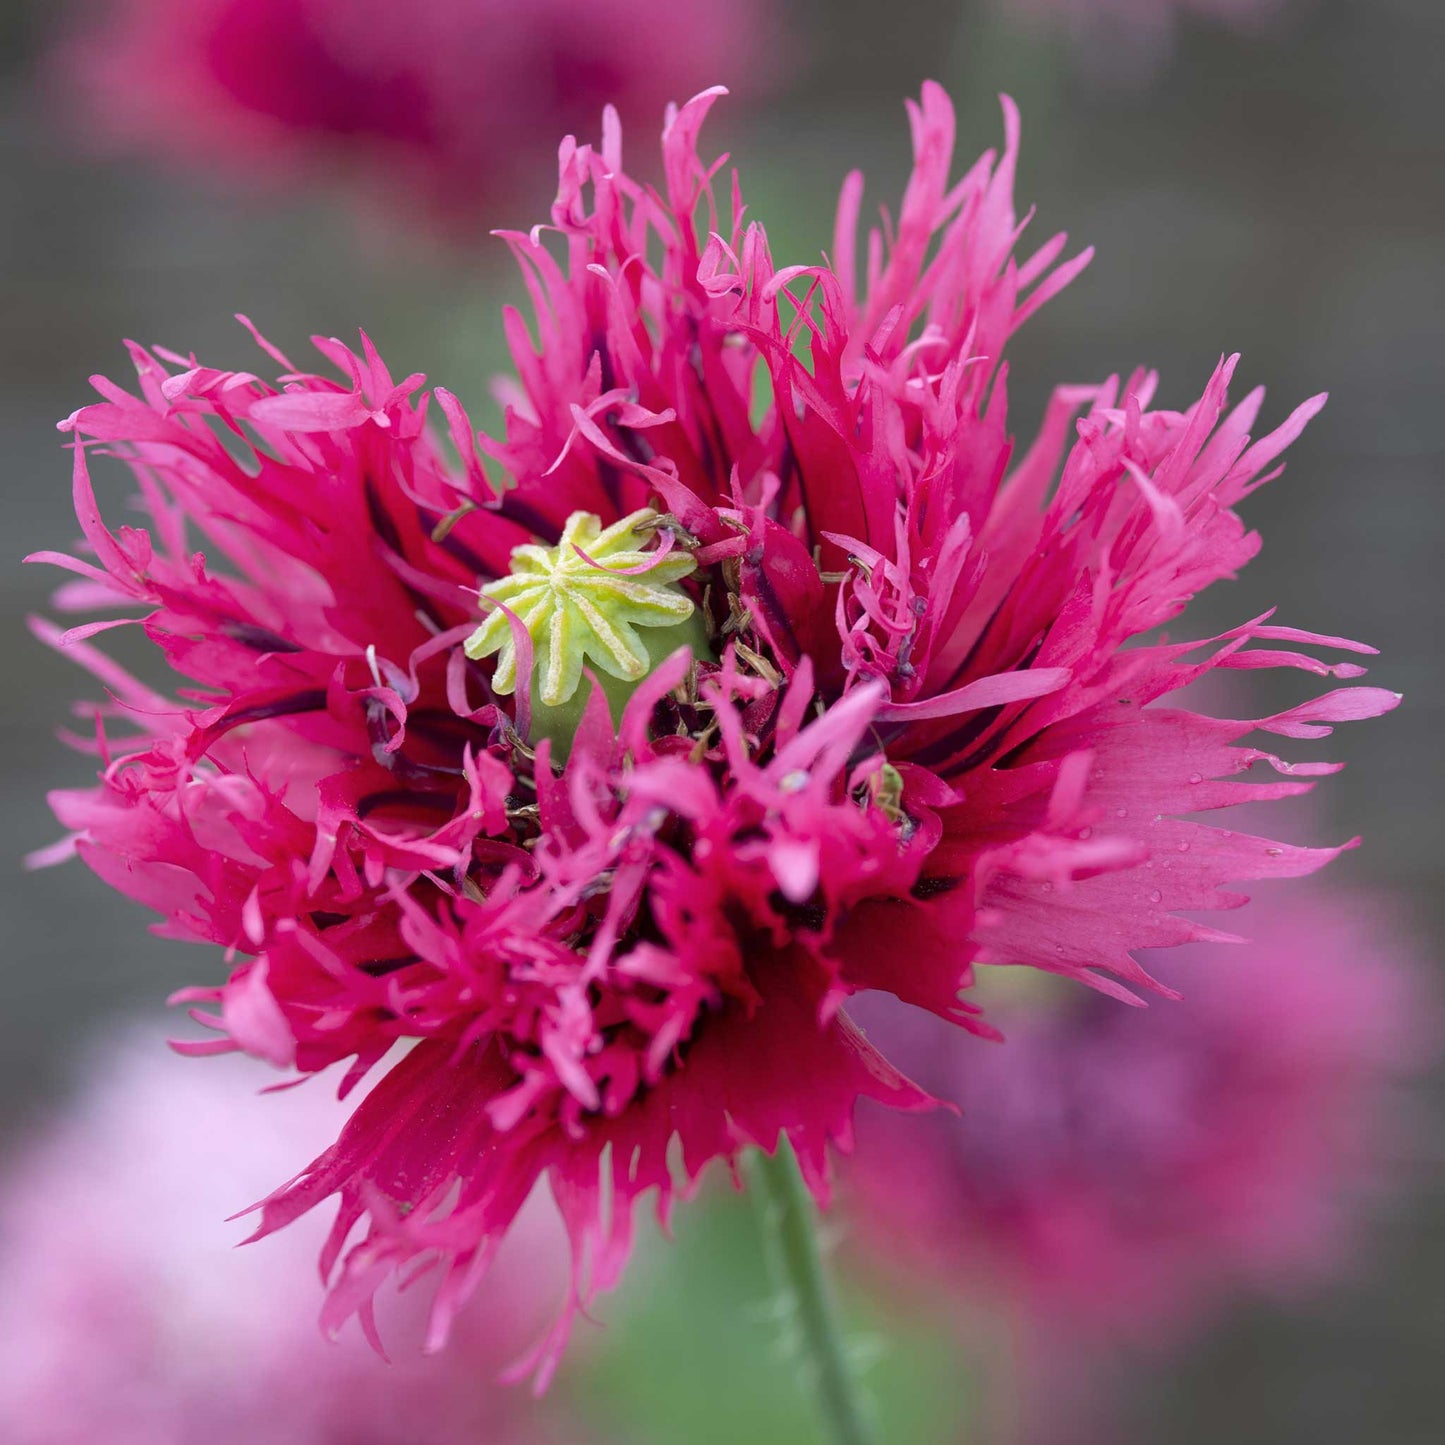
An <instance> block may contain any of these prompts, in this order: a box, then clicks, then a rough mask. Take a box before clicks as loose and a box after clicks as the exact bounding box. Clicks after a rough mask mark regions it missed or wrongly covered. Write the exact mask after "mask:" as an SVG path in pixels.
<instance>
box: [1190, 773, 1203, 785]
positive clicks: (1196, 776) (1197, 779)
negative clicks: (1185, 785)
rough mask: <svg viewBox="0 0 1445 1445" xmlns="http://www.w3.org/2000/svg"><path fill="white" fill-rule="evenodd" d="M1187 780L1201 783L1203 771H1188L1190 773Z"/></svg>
mask: <svg viewBox="0 0 1445 1445" xmlns="http://www.w3.org/2000/svg"><path fill="white" fill-rule="evenodd" d="M1189 781H1190V782H1191V783H1202V782H1203V781H1204V774H1203V773H1190V775H1189Z"/></svg>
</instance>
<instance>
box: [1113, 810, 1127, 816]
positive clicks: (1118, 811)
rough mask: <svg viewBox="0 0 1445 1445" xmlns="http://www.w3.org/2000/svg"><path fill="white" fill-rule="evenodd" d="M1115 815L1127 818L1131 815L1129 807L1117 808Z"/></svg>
mask: <svg viewBox="0 0 1445 1445" xmlns="http://www.w3.org/2000/svg"><path fill="white" fill-rule="evenodd" d="M1114 816H1115V817H1116V818H1127V817H1128V816H1129V810H1128V809H1127V808H1115V809H1114Z"/></svg>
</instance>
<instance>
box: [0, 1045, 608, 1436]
mask: <svg viewBox="0 0 1445 1445" xmlns="http://www.w3.org/2000/svg"><path fill="white" fill-rule="evenodd" d="M269 1077H271V1076H270V1075H269V1074H268V1072H267V1071H266V1070H265V1069H264V1068H263V1067H261V1066H259V1065H256V1064H254V1063H252V1062H250V1061H249V1060H245V1059H241V1058H235V1059H230V1060H224V1061H219V1062H218V1064H217V1066H216V1068H215V1069H213V1070H197V1069H195V1067H194V1066H192V1065H188V1064H187V1063H186V1061H185V1060H183V1059H180V1058H178V1057H176V1056H175V1055H173V1054H170V1053H168V1052H167V1051H166V1049H165V1048H164V1046H163V1044H162V1043H161V1040H160V1039H159V1038H158V1037H157V1036H155V1035H154V1034H152V1033H149V1032H139V1031H138V1032H137V1033H135V1034H134V1035H132V1036H130V1037H129V1038H128V1039H126V1040H125V1042H124V1043H122V1044H121V1045H120V1046H118V1047H114V1048H112V1049H111V1050H108V1051H107V1052H105V1053H104V1054H103V1055H101V1056H100V1057H99V1058H98V1059H97V1060H96V1061H95V1065H94V1066H93V1067H92V1070H91V1077H90V1079H89V1087H88V1089H87V1091H86V1092H85V1093H84V1094H83V1095H82V1097H81V1098H80V1099H79V1100H78V1101H77V1103H76V1104H75V1105H74V1106H73V1108H72V1109H71V1111H70V1113H69V1114H68V1115H66V1116H64V1117H62V1118H61V1119H59V1120H58V1121H57V1122H56V1123H55V1124H54V1126H53V1127H51V1128H50V1129H47V1130H46V1131H45V1132H44V1135H43V1137H41V1138H40V1139H38V1140H37V1141H36V1142H35V1144H34V1145H32V1146H31V1147H30V1148H29V1149H27V1150H22V1151H20V1152H19V1153H18V1154H17V1155H16V1156H15V1157H12V1158H11V1160H10V1161H9V1164H8V1169H7V1173H6V1177H5V1179H4V1182H3V1184H0V1279H3V1280H4V1289H3V1290H0V1339H3V1340H4V1341H5V1348H4V1349H3V1350H0V1440H3V1441H4V1442H5V1445H195V1442H196V1441H199V1440H205V1441H207V1442H208V1445H261V1442H265V1445H333V1442H343V1441H344V1442H346V1445H477V1442H479V1441H483V1440H488V1441H505V1442H507V1445H523V1442H536V1445H558V1442H559V1441H561V1440H564V1439H565V1440H569V1441H576V1440H577V1439H579V1438H581V1437H580V1436H578V1435H560V1434H558V1433H556V1432H555V1431H550V1430H549V1429H548V1428H546V1427H545V1425H544V1423H543V1421H544V1418H546V1417H543V1416H540V1415H539V1414H538V1413H537V1412H538V1406H537V1404H536V1402H535V1401H533V1400H532V1399H531V1397H530V1396H529V1395H528V1393H527V1392H526V1391H524V1390H518V1389H516V1388H515V1387H509V1386H506V1385H503V1384H500V1383H498V1382H497V1378H496V1377H497V1376H498V1375H499V1374H500V1373H501V1372H502V1371H503V1370H504V1369H505V1367H506V1366H508V1365H510V1364H511V1363H513V1362H514V1359H515V1355H514V1354H513V1353H512V1351H513V1350H514V1349H515V1347H516V1345H517V1342H518V1339H519V1337H522V1338H524V1337H525V1335H526V1334H527V1332H528V1331H531V1330H534V1329H536V1328H538V1327H539V1326H540V1325H541V1323H542V1321H543V1318H544V1314H543V1311H544V1309H545V1307H546V1304H547V1302H548V1299H549V1297H550V1295H551V1294H552V1293H554V1292H555V1289H556V1287H557V1286H558V1284H559V1282H560V1278H561V1275H562V1271H563V1269H564V1266H563V1263H562V1251H561V1250H560V1249H559V1248H558V1247H557V1242H556V1241H555V1240H551V1241H548V1242H547V1243H548V1245H549V1247H546V1248H543V1247H542V1245H543V1242H544V1241H543V1239H542V1238H541V1237H539V1233H538V1231H539V1230H544V1227H543V1225H542V1221H541V1220H540V1219H539V1218H538V1217H537V1216H536V1215H535V1214H533V1215H530V1216H529V1217H528V1220H527V1221H526V1227H524V1228H523V1229H521V1230H520V1231H518V1233H517V1235H516V1237H515V1238H514V1240H513V1244H512V1247H511V1248H510V1249H509V1251H508V1252H507V1253H506V1254H504V1255H503V1257H502V1260H501V1262H500V1263H499V1265H498V1267H497V1271H496V1273H495V1275H494V1277H493V1280H492V1284H491V1289H490V1293H489V1295H488V1301H487V1308H486V1309H485V1310H476V1311H474V1312H472V1313H471V1314H470V1315H469V1316H468V1318H467V1319H466V1320H465V1321H464V1322H460V1323H459V1324H458V1326H457V1336H456V1339H455V1341H454V1346H453V1348H452V1349H451V1350H449V1351H448V1352H446V1353H445V1354H444V1355H443V1356H429V1357H423V1356H420V1355H417V1354H415V1352H414V1351H408V1352H405V1353H402V1354H400V1355H399V1356H398V1358H397V1360H396V1361H395V1363H393V1364H391V1365H387V1364H385V1363H383V1362H382V1361H381V1360H379V1359H378V1358H377V1357H376V1355H375V1353H374V1352H373V1351H372V1350H371V1349H370V1348H369V1347H368V1346H367V1344H366V1342H365V1341H364V1340H363V1339H362V1338H361V1335H360V1332H359V1331H355V1330H351V1331H347V1332H346V1333H345V1334H344V1335H343V1336H342V1337H341V1338H340V1339H339V1340H337V1341H335V1342H332V1341H328V1340H326V1339H324V1338H323V1337H322V1335H321V1333H320V1331H319V1329H318V1328H317V1325H316V1316H315V1308H314V1295H315V1289H316V1280H315V1263H314V1261H315V1248H316V1240H315V1238H311V1239H308V1238H307V1237H306V1232H305V1231H290V1232H288V1233H287V1234H286V1235H285V1236H283V1237H282V1238H280V1239H273V1240H267V1241H265V1242H263V1243H259V1244H257V1245H255V1246H253V1247H251V1248H247V1249H244V1250H239V1251H238V1250H237V1249H236V1248H235V1245H236V1243H237V1242H238V1241H239V1240H240V1239H242V1238H244V1236H245V1235H246V1233H247V1232H248V1228H249V1226H248V1225H247V1223H246V1222H245V1221H237V1222H232V1223H229V1224H228V1223H226V1222H225V1221H226V1217H227V1216H228V1215H231V1214H234V1213H235V1212H236V1211H237V1210H239V1209H243V1208H245V1207H246V1206H247V1205H249V1204H251V1203H252V1202H253V1201H255V1200H256V1199H257V1198H259V1197H260V1196H261V1194H263V1193H264V1192H265V1191H266V1190H267V1189H269V1188H271V1187H272V1186H273V1185H274V1183H275V1180H276V1178H277V1176H278V1174H285V1173H287V1172H289V1171H290V1170H292V1169H294V1168H295V1167H296V1166H297V1164H298V1163H299V1162H300V1161H302V1160H304V1159H306V1158H308V1157H309V1156H310V1154H311V1152H314V1150H316V1149H317V1148H320V1147H322V1146H323V1145H324V1144H325V1143H326V1142H327V1140H328V1139H329V1138H331V1137H332V1136H333V1135H334V1133H335V1130H336V1128H337V1126H338V1123H339V1121H340V1119H341V1118H342V1117H344V1112H345V1111H344V1109H343V1108H342V1106H341V1105H339V1104H338V1103H337V1102H336V1100H335V1099H334V1098H333V1097H332V1094H331V1093H330V1091H328V1090H327V1088H326V1086H325V1084H324V1083H323V1082H318V1084H317V1085H315V1086H310V1087H306V1088H303V1089H297V1090H291V1091H288V1092H287V1093H286V1094H285V1096H284V1098H283V1099H275V1098H272V1099H263V1098H260V1097H258V1096H257V1093H256V1089H257V1087H259V1086H260V1085H262V1084H264V1083H265V1082H267V1080H268V1078H269ZM317 1223H318V1224H319V1223H320V1221H319V1220H318V1221H317ZM533 1226H535V1228H534V1227H533ZM544 1232H545V1231H544ZM418 1293H419V1292H418ZM386 1303H387V1304H389V1305H392V1306H395V1307H396V1308H398V1309H400V1310H403V1311H405V1310H408V1309H416V1308H421V1307H422V1301H421V1300H420V1299H417V1300H415V1302H414V1303H413V1301H412V1300H410V1299H397V1298H390V1299H388V1301H387V1302H386ZM411 1333H412V1334H413V1335H414V1334H415V1333H416V1332H415V1331H412V1332H411Z"/></svg>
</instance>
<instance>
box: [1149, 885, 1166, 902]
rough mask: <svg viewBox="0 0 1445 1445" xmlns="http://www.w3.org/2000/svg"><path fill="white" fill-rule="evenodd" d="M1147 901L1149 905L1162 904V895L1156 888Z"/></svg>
mask: <svg viewBox="0 0 1445 1445" xmlns="http://www.w3.org/2000/svg"><path fill="white" fill-rule="evenodd" d="M1149 901H1150V903H1163V901H1164V895H1163V894H1162V893H1161V892H1160V891H1159V890H1158V889H1157V888H1156V889H1155V890H1154V891H1153V892H1152V893H1151V894H1150V895H1149Z"/></svg>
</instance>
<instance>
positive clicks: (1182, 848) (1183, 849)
mask: <svg viewBox="0 0 1445 1445" xmlns="http://www.w3.org/2000/svg"><path fill="white" fill-rule="evenodd" d="M1179 851H1180V852H1181V853H1187V852H1188V851H1189V844H1188V843H1180V845H1179Z"/></svg>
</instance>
